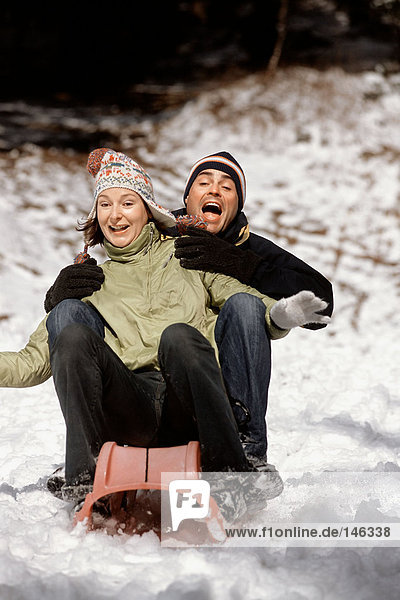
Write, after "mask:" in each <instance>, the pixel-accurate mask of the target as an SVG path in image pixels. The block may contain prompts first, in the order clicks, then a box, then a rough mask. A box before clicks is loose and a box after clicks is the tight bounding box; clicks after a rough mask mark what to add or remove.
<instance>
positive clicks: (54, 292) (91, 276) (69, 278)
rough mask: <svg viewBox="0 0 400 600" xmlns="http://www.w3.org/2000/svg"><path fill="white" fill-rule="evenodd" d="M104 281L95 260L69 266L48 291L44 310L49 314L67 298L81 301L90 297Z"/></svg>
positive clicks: (62, 271)
mask: <svg viewBox="0 0 400 600" xmlns="http://www.w3.org/2000/svg"><path fill="white" fill-rule="evenodd" d="M103 281H104V273H103V271H102V269H101V268H100V267H98V266H97V261H96V259H95V258H89V260H87V261H85V262H83V263H79V264H76V265H68V267H64V269H62V270H61V271H60V273H59V275H58V277H57V279H56V280H55V282H54V283H53V285H52V286H51V288H50V289H49V290H48V291H47V294H46V298H45V301H44V309H45V311H46V312H47V313H48V312H50V311H51V310H52V309H53V308H54V307H55V306H57V304H58V303H59V302H61V301H62V300H65V299H67V298H77V299H78V300H80V299H81V298H84V297H85V296H90V295H91V294H93V292H95V291H97V290H99V289H100V287H101V284H102V283H103Z"/></svg>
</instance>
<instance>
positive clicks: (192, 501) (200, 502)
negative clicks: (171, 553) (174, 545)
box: [169, 479, 210, 531]
mask: <svg viewBox="0 0 400 600" xmlns="http://www.w3.org/2000/svg"><path fill="white" fill-rule="evenodd" d="M169 503H170V507H171V518H172V531H177V529H178V527H179V524H180V523H181V521H183V520H184V519H203V518H204V517H206V516H207V515H208V509H209V506H210V484H209V483H208V481H205V480H204V479H175V480H174V481H171V482H170V484H169Z"/></svg>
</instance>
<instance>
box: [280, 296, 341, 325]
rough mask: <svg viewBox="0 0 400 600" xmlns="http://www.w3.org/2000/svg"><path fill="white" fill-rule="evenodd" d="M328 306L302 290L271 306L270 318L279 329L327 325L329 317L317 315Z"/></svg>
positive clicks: (323, 301)
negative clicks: (316, 324)
mask: <svg viewBox="0 0 400 600" xmlns="http://www.w3.org/2000/svg"><path fill="white" fill-rule="evenodd" d="M327 306H328V303H327V302H325V300H321V298H318V296H316V295H315V294H314V292H309V291H307V290H303V291H302V292H298V293H297V294H295V295H294V296H290V297H289V298H282V299H281V300H278V302H277V303H276V304H274V305H273V307H272V308H271V311H270V316H271V319H272V320H273V322H274V323H275V325H277V326H278V327H280V328H281V329H292V328H293V327H299V326H300V325H306V324H307V323H329V321H330V317H327V316H324V315H319V314H317V313H318V312H319V311H321V310H324V308H326V307H327Z"/></svg>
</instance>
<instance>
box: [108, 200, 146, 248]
mask: <svg viewBox="0 0 400 600" xmlns="http://www.w3.org/2000/svg"><path fill="white" fill-rule="evenodd" d="M149 216H151V214H150V211H149V209H148V208H147V206H146V204H145V203H144V202H143V200H142V199H141V197H140V196H139V194H137V193H136V192H134V191H133V190H128V189H125V188H109V189H106V190H104V192H102V193H101V194H100V195H99V197H98V198H97V220H98V222H99V225H100V229H101V231H102V232H103V235H104V237H105V238H106V240H107V241H108V242H110V244H112V245H113V246H116V247H117V248H124V247H125V246H129V244H130V243H131V242H133V241H134V240H136V238H137V237H138V236H139V235H140V233H141V232H142V229H143V227H144V226H145V225H146V223H147V222H148V220H149Z"/></svg>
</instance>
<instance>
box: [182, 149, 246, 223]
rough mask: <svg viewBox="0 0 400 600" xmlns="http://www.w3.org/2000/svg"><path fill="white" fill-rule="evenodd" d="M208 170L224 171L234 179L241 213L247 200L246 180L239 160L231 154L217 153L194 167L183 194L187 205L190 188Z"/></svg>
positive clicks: (199, 161)
mask: <svg viewBox="0 0 400 600" xmlns="http://www.w3.org/2000/svg"><path fill="white" fill-rule="evenodd" d="M207 169H216V170H217V171H222V172H223V173H226V174H227V175H229V176H230V177H232V179H233V181H234V183H235V187H236V193H237V196H238V213H240V211H241V210H242V208H243V204H244V201H245V200H246V178H245V176H244V172H243V169H242V167H241V166H240V165H239V163H238V162H237V160H235V159H234V158H233V156H232V154H229V152H216V153H215V154H210V156H205V157H204V158H201V159H200V160H198V161H197V163H196V164H195V165H193V167H192V170H191V171H190V173H189V177H188V178H187V181H186V185H185V192H184V194H183V200H184V202H185V204H186V198H187V197H188V195H189V192H190V188H191V187H192V185H193V182H194V180H195V179H196V177H197V175H199V174H200V173H201V172H202V171H206V170H207Z"/></svg>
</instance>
